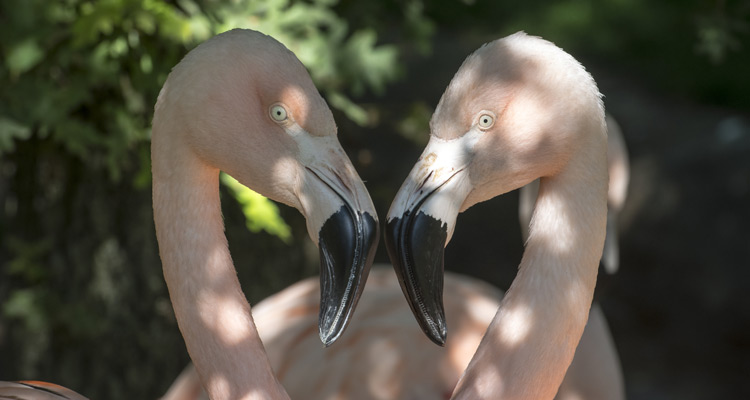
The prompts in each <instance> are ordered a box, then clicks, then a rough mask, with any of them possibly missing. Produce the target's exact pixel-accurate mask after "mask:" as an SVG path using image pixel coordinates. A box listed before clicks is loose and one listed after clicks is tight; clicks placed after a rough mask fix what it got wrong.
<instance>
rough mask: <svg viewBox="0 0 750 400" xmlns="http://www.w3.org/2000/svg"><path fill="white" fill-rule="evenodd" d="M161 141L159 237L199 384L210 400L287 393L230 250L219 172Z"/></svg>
mask: <svg viewBox="0 0 750 400" xmlns="http://www.w3.org/2000/svg"><path fill="white" fill-rule="evenodd" d="M164 139H165V138H157V137H154V141H153V145H152V146H153V147H152V159H153V163H152V164H153V165H152V169H153V203H154V221H155V223H156V235H157V239H158V242H159V253H160V256H161V259H162V264H163V270H164V278H165V280H166V282H167V287H168V289H169V296H170V298H171V300H172V306H173V308H174V312H175V316H176V318H177V323H178V325H179V327H180V331H181V332H182V336H183V338H184V339H185V345H186V346H187V349H188V353H190V358H191V359H192V360H193V363H194V364H195V366H196V369H197V370H198V373H199V375H200V377H201V381H202V383H203V386H204V388H205V389H206V391H207V392H208V394H209V396H210V398H211V399H214V400H219V399H288V396H287V395H286V392H285V391H284V389H283V388H282V387H281V385H280V384H279V382H278V381H277V380H276V378H275V376H274V374H273V370H272V368H271V365H270V363H269V361H268V357H267V356H266V353H265V350H264V348H263V344H262V343H261V341H260V338H259V337H258V332H257V331H256V329H255V324H254V323H253V319H252V316H251V314H250V305H249V304H248V303H247V300H246V299H245V296H244V294H243V293H242V289H241V287H240V284H239V281H238V280H237V274H236V271H235V269H234V265H233V263H232V259H231V256H230V254H229V249H228V247H227V241H226V236H225V235H224V224H223V221H222V217H221V206H220V201H219V190H218V188H219V181H218V170H216V169H213V168H209V167H207V166H206V165H205V164H203V163H202V162H201V161H200V160H198V159H197V157H195V156H194V155H192V153H190V152H189V151H187V150H185V149H182V151H181V150H180V148H179V146H174V145H173V144H172V143H170V146H167V147H164V146H161V147H160V145H161V144H166V143H162V141H163V140H164ZM160 150H161V151H160ZM165 153H166V154H165Z"/></svg>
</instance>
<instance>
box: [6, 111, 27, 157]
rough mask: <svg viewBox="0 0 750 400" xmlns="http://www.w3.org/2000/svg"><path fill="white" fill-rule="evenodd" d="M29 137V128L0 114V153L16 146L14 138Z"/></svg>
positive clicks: (9, 150) (8, 151) (7, 151)
mask: <svg viewBox="0 0 750 400" xmlns="http://www.w3.org/2000/svg"><path fill="white" fill-rule="evenodd" d="M30 137H31V129H29V127H28V126H24V125H22V124H20V123H19V122H16V121H14V120H12V119H10V118H7V117H3V116H0V154H3V153H10V152H11V151H13V150H14V149H15V148H16V143H15V141H16V140H26V139H28V138H30Z"/></svg>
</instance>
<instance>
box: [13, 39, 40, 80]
mask: <svg viewBox="0 0 750 400" xmlns="http://www.w3.org/2000/svg"><path fill="white" fill-rule="evenodd" d="M42 58H44V51H42V49H41V48H40V47H39V44H37V42H36V41H35V40H34V39H26V40H24V41H23V42H21V43H18V44H17V45H15V46H14V47H13V48H12V49H11V50H10V51H9V52H8V55H7V57H6V59H5V65H6V66H7V67H8V70H9V71H10V75H11V76H12V77H13V78H16V77H18V76H19V75H21V74H23V73H24V72H26V71H28V70H30V69H31V68H34V66H35V65H37V64H38V63H39V62H40V61H41V60H42Z"/></svg>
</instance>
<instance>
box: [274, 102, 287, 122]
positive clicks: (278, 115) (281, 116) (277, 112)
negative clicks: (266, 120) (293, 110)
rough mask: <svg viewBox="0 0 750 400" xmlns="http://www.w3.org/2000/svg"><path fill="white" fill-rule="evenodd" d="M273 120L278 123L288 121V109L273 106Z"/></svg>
mask: <svg viewBox="0 0 750 400" xmlns="http://www.w3.org/2000/svg"><path fill="white" fill-rule="evenodd" d="M270 112H271V118H272V119H273V120H274V121H276V122H284V121H286V118H287V115H286V109H285V108H284V107H282V106H280V105H278V104H277V105H275V106H271V110H270Z"/></svg>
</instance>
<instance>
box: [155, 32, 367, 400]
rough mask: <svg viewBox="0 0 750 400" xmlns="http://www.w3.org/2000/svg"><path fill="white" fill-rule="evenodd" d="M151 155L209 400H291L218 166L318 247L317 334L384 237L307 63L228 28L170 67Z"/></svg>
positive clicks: (330, 331) (180, 310) (346, 313)
mask: <svg viewBox="0 0 750 400" xmlns="http://www.w3.org/2000/svg"><path fill="white" fill-rule="evenodd" d="M152 136H153V137H152V146H151V154H152V155H151V158H152V174H153V205H154V221H155V224H156V236H157V240H158V242H159V253H160V256H161V259H162V264H163V271H164V278H165V281H166V283H167V287H168V290H169V294H170V298H171V300H172V306H173V308H174V311H175V316H176V318H177V323H178V326H179V328H180V331H181V333H182V336H183V338H184V340H185V344H186V346H187V349H188V353H189V354H190V357H191V358H192V360H193V363H194V365H195V367H196V370H197V372H198V375H199V376H200V378H201V382H202V384H203V387H204V388H205V389H206V391H207V392H208V395H209V397H210V398H212V399H215V400H218V399H286V398H288V395H287V393H286V392H285V390H284V388H283V387H282V386H281V384H280V383H279V382H278V380H277V379H276V376H275V375H274V372H273V370H272V368H271V365H270V362H269V360H268V356H267V355H266V353H265V350H264V347H263V344H262V342H261V340H260V337H259V336H258V332H257V329H256V327H255V324H254V322H253V318H252V314H251V309H250V306H249V304H248V303H247V300H246V299H245V296H244V295H243V293H242V290H241V288H240V285H239V282H238V280H237V276H236V271H235V269H234V265H233V264H232V260H231V257H230V255H229V250H228V248H227V243H226V237H225V235H224V231H223V230H224V226H223V221H222V218H221V210H220V204H219V191H218V182H219V181H218V179H219V170H223V171H225V172H227V173H228V174H229V175H231V176H233V177H235V178H236V179H237V180H238V181H240V182H241V183H243V184H244V185H246V186H248V187H249V188H251V189H253V190H255V191H257V192H259V193H260V194H262V195H264V196H266V197H268V198H271V199H273V200H276V201H279V202H281V203H284V204H287V205H290V206H292V207H295V208H297V209H298V210H299V211H300V212H301V213H302V214H303V215H304V216H305V218H306V221H307V230H308V233H309V235H310V237H311V239H312V240H313V241H314V242H315V244H317V245H318V248H319V249H320V260H321V275H320V286H321V296H320V314H319V321H318V325H319V330H318V331H319V332H318V333H319V337H320V340H322V342H323V343H324V344H325V345H326V346H329V345H330V344H332V343H333V342H334V341H335V340H336V339H337V338H338V337H339V336H340V335H341V333H342V331H343V330H344V328H345V327H346V325H347V324H348V322H349V320H350V319H351V315H352V312H353V310H354V308H355V306H356V304H357V301H358V299H359V297H360V295H361V293H362V289H363V288H364V284H365V281H366V279H367V276H368V272H369V268H370V265H371V264H372V260H373V257H374V253H375V248H376V246H377V241H378V233H377V232H378V226H377V219H376V218H377V216H376V213H375V209H374V206H373V204H372V201H371V200H370V197H369V194H368V193H367V190H366V189H365V187H364V184H363V183H362V181H361V180H360V178H359V176H358V175H357V173H356V171H355V170H354V167H353V166H352V164H351V162H350V161H349V159H348V157H347V156H346V154H345V153H344V151H343V149H342V148H341V146H340V144H339V142H338V140H337V139H336V125H335V123H334V120H333V116H332V114H331V111H330V109H329V108H328V106H327V105H326V103H325V101H324V100H323V98H322V97H321V96H320V94H319V93H318V91H317V90H316V89H315V86H314V85H313V83H312V80H311V79H310V76H309V74H308V73H307V71H306V70H305V68H304V66H303V65H302V63H301V62H300V61H299V60H298V59H297V58H296V57H295V56H294V54H293V53H292V52H291V51H289V50H288V49H287V48H286V47H284V46H283V45H282V44H280V43H279V42H277V41H276V40H274V39H273V38H271V37H269V36H266V35H263V34H261V33H259V32H255V31H251V30H232V31H229V32H225V33H223V34H220V35H217V36H216V37H214V38H213V39H210V40H209V41H207V42H205V43H203V44H201V45H199V46H198V47H196V48H195V49H193V50H192V51H191V52H190V53H188V55H187V56H185V58H184V59H183V60H182V61H181V62H180V63H179V64H178V65H177V66H176V67H175V68H174V69H173V70H172V72H171V73H170V75H169V77H168V78H167V81H166V82H165V84H164V87H163V88H162V91H161V93H160V94H159V98H158V100H157V103H156V106H155V112H154V120H153V134H152Z"/></svg>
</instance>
